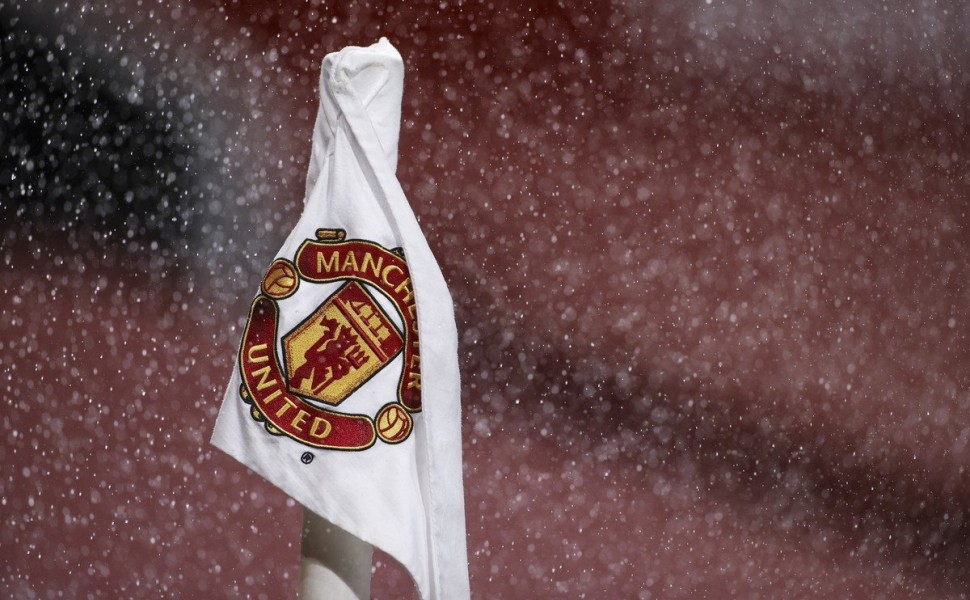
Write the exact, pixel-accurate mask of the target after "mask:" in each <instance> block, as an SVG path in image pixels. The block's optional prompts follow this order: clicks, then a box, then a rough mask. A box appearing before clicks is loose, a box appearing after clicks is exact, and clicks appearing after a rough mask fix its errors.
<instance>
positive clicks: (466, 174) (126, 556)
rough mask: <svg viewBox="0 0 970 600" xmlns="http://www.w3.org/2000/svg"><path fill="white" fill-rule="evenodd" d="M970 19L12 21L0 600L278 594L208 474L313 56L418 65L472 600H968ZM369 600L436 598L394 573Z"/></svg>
mask: <svg viewBox="0 0 970 600" xmlns="http://www.w3.org/2000/svg"><path fill="white" fill-rule="evenodd" d="M968 34H970V9H968V7H967V5H966V4H965V3H962V2H958V1H956V0H954V1H951V2H948V1H930V0H911V1H903V0H887V1H878V2H877V1H869V0H858V1H856V2H844V1H841V0H817V1H815V2H811V3H805V2H798V1H794V0H784V1H781V2H768V1H760V0H700V1H695V0H688V1H685V2H618V1H614V2H611V3H605V2H587V3H551V2H539V1H531V0H521V1H519V2H514V3H511V2H510V3H503V2H471V1H464V2H463V1H454V0H439V1H436V2H407V3H371V2H364V3H354V4H352V5H351V4H349V3H334V2H330V3H324V2H322V1H319V0H310V1H305V0H291V1H274V2H268V1H257V0H223V1H218V0H171V1H167V0H125V1H112V2H92V1H89V0H84V1H66V0H30V1H28V0H0V40H2V48H0V118H2V126H0V244H2V246H0V290H2V293H3V300H2V309H0V378H2V383H0V395H2V409H3V410H2V414H0V430H2V436H3V437H2V445H0V520H2V521H0V595H2V596H3V597H13V598H57V597H67V598H88V597H103V598H121V597H133V598H135V597H139V598H140V597H145V598H159V597H178V598H203V597H205V598H220V597H233V598H236V597H252V598H282V597H293V596H294V595H295V592H296V580H297V577H298V555H299V535H300V532H299V529H300V515H301V511H302V509H301V507H300V506H298V505H296V504H295V503H294V502H293V501H291V500H289V499H287V497H286V496H285V495H284V494H282V492H280V491H278V490H276V489H275V488H273V487H272V486H270V485H269V484H268V483H266V482H264V481H263V480H261V479H260V478H258V477H257V476H256V475H254V474H253V473H251V472H249V471H247V470H246V469H245V468H243V467H242V466H241V465H239V464H238V463H236V462H234V461H233V460H231V459H229V458H228V457H227V456H225V455H223V454H221V453H220V452H218V451H216V450H214V449H213V448H212V447H210V446H209V444H208V437H209V435H210V433H211V430H212V427H213V424H214V420H215V415H216V411H217V409H218V407H219V404H220V402H221V398H222V393H223V388H224V385H225V383H226V381H228V378H229V375H230V370H231V369H232V359H233V356H234V354H235V351H236V348H237V344H238V341H239V336H240V333H241V331H240V326H241V325H243V324H244V320H245V317H246V308H247V307H248V304H249V302H250V300H251V298H252V295H253V293H254V290H255V289H256V287H257V285H258V281H259V279H260V276H261V274H262V272H263V270H264V269H265V268H266V266H267V265H268V264H269V262H270V260H271V259H272V257H273V255H274V253H275V251H276V250H277V248H278V247H279V245H280V244H281V243H282V241H283V239H284V237H285V235H286V233H287V232H288V230H289V228H290V227H291V226H292V225H293V224H294V223H295V222H296V220H297V218H298V216H299V212H300V210H301V208H302V201H303V186H304V179H305V175H306V166H307V162H308V159H309V150H310V135H311V128H312V125H313V118H314V116H315V113H316V106H317V101H318V96H317V90H316V84H317V77H318V74H319V67H320V62H321V60H322V59H323V56H324V55H325V54H326V53H328V52H331V51H336V50H338V49H340V48H341V47H343V46H345V45H349V44H354V45H367V44H370V43H372V42H374V41H376V40H377V39H378V38H379V37H380V36H387V37H388V38H389V39H390V40H391V41H392V42H393V43H394V44H395V45H396V46H397V48H398V49H399V50H400V51H401V53H402V55H403V57H404V60H405V66H406V81H405V86H406V89H405V100H404V122H403V125H402V132H401V146H400V163H399V172H398V174H399V177H400V179H401V181H402V184H403V185H404V188H405V190H406V191H407V192H408V194H409V198H410V200H411V203H412V206H413V207H414V210H415V212H416V213H417V214H418V215H419V218H420V220H421V223H422V226H423V227H424V229H425V232H426V235H427V237H428V239H429V242H430V244H431V247H432V249H433V250H434V251H435V252H436V254H437V256H438V258H439V261H440V262H441V264H442V268H443V270H444V273H445V276H446V279H447V280H448V281H449V284H450V286H451V288H452V291H453V295H454V297H455V300H456V303H457V316H458V322H459V323H458V325H459V332H460V338H461V346H460V352H461V364H462V371H463V378H464V386H463V387H464V394H463V402H464V411H465V412H464V414H465V417H464V439H465V442H464V453H465V454H464V458H465V493H466V507H467V524H468V544H469V563H470V570H471V585H472V592H473V597H475V598H635V599H652V598H727V597H737V598H838V599H843V598H966V597H967V595H968V593H970V495H968V493H970V477H968V474H967V471H966V465H967V462H968V459H970V447H968V443H970V345H968V341H970V284H968V282H970V259H968V251H970V237H968V234H970V231H968V227H970V217H968V214H967V211H968V204H970V203H968V200H970V197H968V191H967V190H968V189H970V169H968V158H970V135H968V133H970V132H968V122H970V119H968V109H970V46H968V45H967V43H966V40H967V39H968ZM373 596H374V597H375V598H413V597H416V596H415V594H414V592H413V584H412V583H411V582H410V579H409V578H408V576H407V574H406V573H405V572H404V570H403V569H402V568H401V567H399V566H398V565H396V564H395V563H394V562H393V561H392V560H390V559H389V558H388V557H387V556H386V555H381V554H378V555H377V556H376V558H375V574H374V585H373Z"/></svg>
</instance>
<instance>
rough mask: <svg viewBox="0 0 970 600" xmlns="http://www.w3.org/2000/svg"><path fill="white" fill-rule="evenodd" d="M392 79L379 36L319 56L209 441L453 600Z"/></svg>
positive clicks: (427, 272)
mask: <svg viewBox="0 0 970 600" xmlns="http://www.w3.org/2000/svg"><path fill="white" fill-rule="evenodd" d="M403 83H404V66H403V61H402V59H401V56H400V54H399V53H398V52H397V50H396V49H395V48H394V47H393V46H392V45H391V44H390V42H388V41H387V40H386V39H383V38H382V39H381V41H380V42H378V43H377V44H374V45H372V46H369V47H366V48H361V47H348V48H345V49H343V50H341V51H340V52H336V53H333V54H329V55H327V56H326V57H325V58H324V61H323V68H322V73H321V77H320V109H319V111H318V114H317V121H316V125H315V127H314V132H313V145H312V150H311V158H310V166H309V169H308V175H307V186H306V188H307V191H306V201H305V207H304V212H303V215H302V216H301V218H300V220H299V222H298V223H297V224H296V226H295V227H294V229H293V231H292V233H291V234H290V235H289V237H288V238H287V240H286V243H284V244H283V247H282V248H281V249H280V251H279V252H278V253H277V255H276V258H275V260H274V261H273V262H272V263H271V264H270V266H269V268H268V269H267V271H266V275H265V276H264V277H263V280H262V282H261V284H260V288H259V292H258V293H257V295H256V298H255V300H253V303H252V305H251V308H250V311H249V318H248V320H247V324H246V327H245V330H244V332H243V335H242V341H241V343H240V348H239V354H238V357H237V364H236V368H235V369H234V370H233V374H232V379H231V381H230V383H229V388H228V390H227V391H226V395H225V398H224V400H223V405H222V408H221V410H220V413H219V417H218V419H217V421H216V426H215V431H214V433H213V436H212V443H213V444H215V445H216V446H217V447H219V448H220V449H222V450H223V451H225V452H227V453H228V454H230V455H231V456H233V457H234V458H236V459H237V460H239V461H240V462H242V463H243V464H245V465H246V466H248V467H250V468H251V469H253V470H254V471H256V472H257V473H258V474H260V475H261V476H263V477H264V478H266V479H267V480H269V481H270V482H271V483H273V484H274V485H276V486H277V487H279V488H280V489H282V490H283V491H284V492H286V493H287V494H289V495H290V496H291V497H293V498H294V499H295V500H297V501H298V502H300V503H301V504H303V505H304V506H305V507H306V508H307V509H309V510H311V511H312V512H314V513H316V514H318V515H320V516H321V517H323V518H324V519H327V520H328V521H330V522H332V523H334V524H335V525H337V526H339V527H341V528H343V529H344V530H346V531H348V532H350V533H351V534H353V535H355V536H357V537H358V538H360V539H361V540H364V541H365V542H368V543H370V544H372V545H374V546H376V547H378V548H380V549H382V550H384V551H385V552H387V553H388V554H390V555H391V556H393V557H394V558H395V559H396V560H398V561H399V562H400V563H401V564H402V565H404V567H406V568H407V569H408V571H409V572H410V573H411V575H412V576H413V577H414V580H415V583H416V585H417V587H418V590H419V591H420V594H421V596H422V598H425V599H448V600H452V599H459V598H467V597H468V596H469V589H468V566H467V552H466V548H465V519H464V497H463V488H462V466H461V418H460V389H459V373H458V342H457V330H456V327H455V320H454V310H453V304H452V299H451V296H450V294H449V292H448V289H447V286H446V284H445V281H444V278H443V276H442V274H441V270H440V268H439V267H438V264H437V262H436V261H435V258H434V256H433V255H432V253H431V250H430V248H429V246H428V244H427V241H426V240H425V238H424V235H423V234H422V232H421V229H420V227H419V225H418V222H417V220H416V219H415V216H414V213H413V212H412V211H411V208H410V206H409V204H408V201H407V198H406V197H405V195H404V192H403V190H402V189H401V186H400V184H399V182H398V180H397V177H396V174H395V172H396V168H397V145H398V136H399V131H400V120H401V100H402V93H403Z"/></svg>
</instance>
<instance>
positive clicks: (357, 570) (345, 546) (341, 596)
mask: <svg viewBox="0 0 970 600" xmlns="http://www.w3.org/2000/svg"><path fill="white" fill-rule="evenodd" d="M300 554H301V556H300V600H367V599H368V598H370V580H371V560H372V558H373V555H374V548H373V547H372V546H371V545H370V544H368V543H367V542H364V541H361V540H360V539H358V538H356V537H354V536H353V535H351V534H349V533H347V532H346V531H344V530H343V529H341V528H339V527H337V526H336V525H334V524H332V523H330V522H329V521H327V520H326V519H323V518H321V517H319V516H317V515H316V514H314V513H313V512H312V511H309V510H307V509H304V510H303V545H302V548H301V551H300Z"/></svg>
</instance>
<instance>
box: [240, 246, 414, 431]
mask: <svg viewBox="0 0 970 600" xmlns="http://www.w3.org/2000/svg"><path fill="white" fill-rule="evenodd" d="M301 282H302V283H311V284H312V283H340V284H341V285H340V286H339V287H338V288H337V290H336V291H334V292H333V293H332V294H330V295H329V296H328V297H327V298H326V299H324V300H323V302H321V303H320V304H319V305H318V306H316V308H314V309H313V310H312V311H310V312H309V314H307V315H306V316H305V317H304V318H303V319H302V321H300V323H299V324H298V325H296V326H295V327H293V328H292V329H290V331H287V332H284V333H281V332H280V331H279V315H280V305H279V301H280V300H283V299H286V298H289V297H290V296H292V295H293V294H295V293H296V291H297V289H298V288H299V287H300V285H301ZM377 296H382V297H383V299H384V301H383V302H381V301H379V300H378V298H377ZM388 305H389V306H391V307H393V310H391V311H390V313H391V314H389V311H388V310H386V309H385V306H388ZM393 313H396V315H397V319H396V320H397V322H398V323H401V324H403V327H399V325H398V324H397V323H396V322H395V319H394V318H392V314H393ZM277 341H279V345H280V347H281V352H277ZM418 348H419V347H418V330H417V311H416V306H415V303H414V293H413V290H412V287H411V278H410V275H409V272H408V268H407V263H406V262H405V260H404V257H403V256H402V254H401V253H400V251H399V250H389V249H387V248H384V247H382V246H379V245H377V244H374V243H373V242H368V241H365V240H346V239H345V232H344V231H343V230H339V229H319V230H317V239H315V240H306V241H305V242H304V243H303V244H302V245H301V246H300V248H299V250H297V252H296V255H295V256H294V257H293V260H292V261H290V260H288V259H285V258H280V259H277V260H275V261H274V262H273V264H271V265H270V267H269V269H268V270H267V272H266V275H265V276H264V278H263V282H262V285H261V286H260V293H259V294H258V295H257V296H256V299H255V300H254V301H253V304H252V307H251V309H250V315H249V320H248V322H247V324H246V330H245V332H244V334H243V339H242V344H241V347H240V350H239V369H240V374H241V375H242V381H243V383H242V385H241V386H240V395H241V396H242V399H243V400H245V401H246V402H247V403H248V404H250V414H251V415H252V417H253V418H254V419H255V420H256V421H259V422H262V423H263V424H264V425H265V427H266V430H267V431H268V432H269V433H271V434H274V435H285V436H288V437H290V438H292V439H294V440H296V441H298V442H300V443H302V444H305V445H308V446H313V447H316V448H331V449H337V450H363V449H366V448H369V447H371V446H373V445H374V443H375V442H376V440H377V439H378V438H380V439H381V440H382V441H383V442H385V443H388V444H396V443H400V442H402V441H404V440H405V439H407V438H408V436H409V435H410V433H411V430H412V429H413V426H414V423H413V417H412V414H413V413H417V412H419V411H420V410H421V371H420V355H419V353H418ZM401 355H403V361H402V363H403V366H402V367H401V373H400V376H399V378H398V381H397V385H396V389H389V390H388V400H389V401H388V402H387V403H386V404H384V405H383V406H382V407H381V408H380V410H378V411H377V414H376V415H373V416H371V415H366V414H354V413H351V412H344V411H343V406H342V404H344V403H345V402H346V401H348V399H349V398H351V397H352V396H353V394H354V393H355V392H356V391H357V390H359V389H360V388H361V387H362V386H364V385H365V384H366V383H367V382H368V381H370V380H371V379H372V378H373V377H375V376H376V375H377V374H378V373H379V372H381V371H382V370H383V369H385V368H387V367H388V365H390V364H391V363H392V362H393V361H394V359H395V358H396V357H398V356H401ZM338 406H341V410H339V411H338V410H333V408H334V407H338Z"/></svg>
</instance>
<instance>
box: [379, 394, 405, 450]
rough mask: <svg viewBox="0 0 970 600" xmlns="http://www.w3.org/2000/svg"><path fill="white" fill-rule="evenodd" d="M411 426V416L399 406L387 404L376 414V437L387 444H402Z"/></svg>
mask: <svg viewBox="0 0 970 600" xmlns="http://www.w3.org/2000/svg"><path fill="white" fill-rule="evenodd" d="M412 426H413V424H412V421H411V415H409V414H408V411H406V410H405V409H404V407H403V406H401V405H400V404H397V403H394V404H388V405H387V406H385V407H384V408H382V409H381V411H380V412H379V413H377V435H379V436H380V437H381V439H382V440H384V441H385V442H387V443H388V444H396V443H398V442H403V441H404V440H405V439H406V438H407V437H408V435H409V434H410V433H411V427H412Z"/></svg>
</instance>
